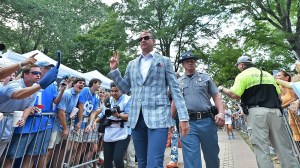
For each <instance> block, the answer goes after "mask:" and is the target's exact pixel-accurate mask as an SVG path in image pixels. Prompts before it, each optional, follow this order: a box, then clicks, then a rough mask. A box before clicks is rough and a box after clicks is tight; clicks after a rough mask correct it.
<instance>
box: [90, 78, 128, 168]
mask: <svg viewBox="0 0 300 168" xmlns="http://www.w3.org/2000/svg"><path fill="white" fill-rule="evenodd" d="M110 95H111V97H112V98H110V101H111V102H110V104H111V108H106V109H103V110H102V112H101V113H100V115H99V118H98V119H97V121H95V122H98V121H99V120H100V118H103V117H105V120H104V122H102V123H100V126H99V132H105V133H104V167H105V168H113V163H112V162H113V161H114V164H115V166H116V168H124V160H123V157H124V154H125V151H126V149H127V147H128V144H129V142H130V134H131V130H130V128H129V127H128V126H127V119H128V113H129V108H130V103H129V100H130V97H129V96H127V95H126V94H123V93H122V92H121V91H120V90H119V88H118V87H117V86H116V85H115V84H114V83H112V84H111V85H110Z"/></svg>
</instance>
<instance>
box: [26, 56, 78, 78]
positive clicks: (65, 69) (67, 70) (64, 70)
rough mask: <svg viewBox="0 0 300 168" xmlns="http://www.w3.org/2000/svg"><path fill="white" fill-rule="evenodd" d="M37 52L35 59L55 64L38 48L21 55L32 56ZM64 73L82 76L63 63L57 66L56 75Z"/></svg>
mask: <svg viewBox="0 0 300 168" xmlns="http://www.w3.org/2000/svg"><path fill="white" fill-rule="evenodd" d="M35 53H38V54H37V55H36V56H35V58H36V59H37V61H48V62H49V63H51V64H54V65H56V62H57V61H55V60H54V59H52V58H50V57H48V56H47V55H45V54H44V53H42V52H40V51H39V50H34V51H31V52H28V53H26V54H23V55H22V56H24V57H26V58H28V57H30V56H32V55H33V54H35ZM62 57H63V53H62ZM64 75H71V76H75V77H83V74H82V73H81V72H78V71H76V70H74V69H72V68H69V67H67V66H65V65H63V64H60V67H59V71H58V76H59V77H63V76H64Z"/></svg>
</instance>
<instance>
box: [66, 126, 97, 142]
mask: <svg viewBox="0 0 300 168" xmlns="http://www.w3.org/2000/svg"><path fill="white" fill-rule="evenodd" d="M70 140H71V141H75V142H97V141H98V140H99V133H98V132H89V133H85V132H84V129H79V131H77V132H76V131H74V130H72V132H71V134H70Z"/></svg>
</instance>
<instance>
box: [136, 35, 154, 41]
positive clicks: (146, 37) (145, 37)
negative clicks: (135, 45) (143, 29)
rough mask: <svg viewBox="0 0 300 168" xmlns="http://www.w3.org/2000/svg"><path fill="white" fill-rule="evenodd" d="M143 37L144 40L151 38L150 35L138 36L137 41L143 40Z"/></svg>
mask: <svg viewBox="0 0 300 168" xmlns="http://www.w3.org/2000/svg"><path fill="white" fill-rule="evenodd" d="M143 39H144V40H145V41H146V40H149V39H151V37H150V36H144V37H140V38H138V41H139V42H141V41H143Z"/></svg>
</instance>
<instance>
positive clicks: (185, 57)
mask: <svg viewBox="0 0 300 168" xmlns="http://www.w3.org/2000/svg"><path fill="white" fill-rule="evenodd" d="M188 59H194V60H198V59H199V58H197V57H196V56H195V55H194V54H193V53H192V52H190V51H186V52H185V53H183V54H182V55H181V57H180V59H179V61H178V63H182V62H183V61H184V60H188Z"/></svg>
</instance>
